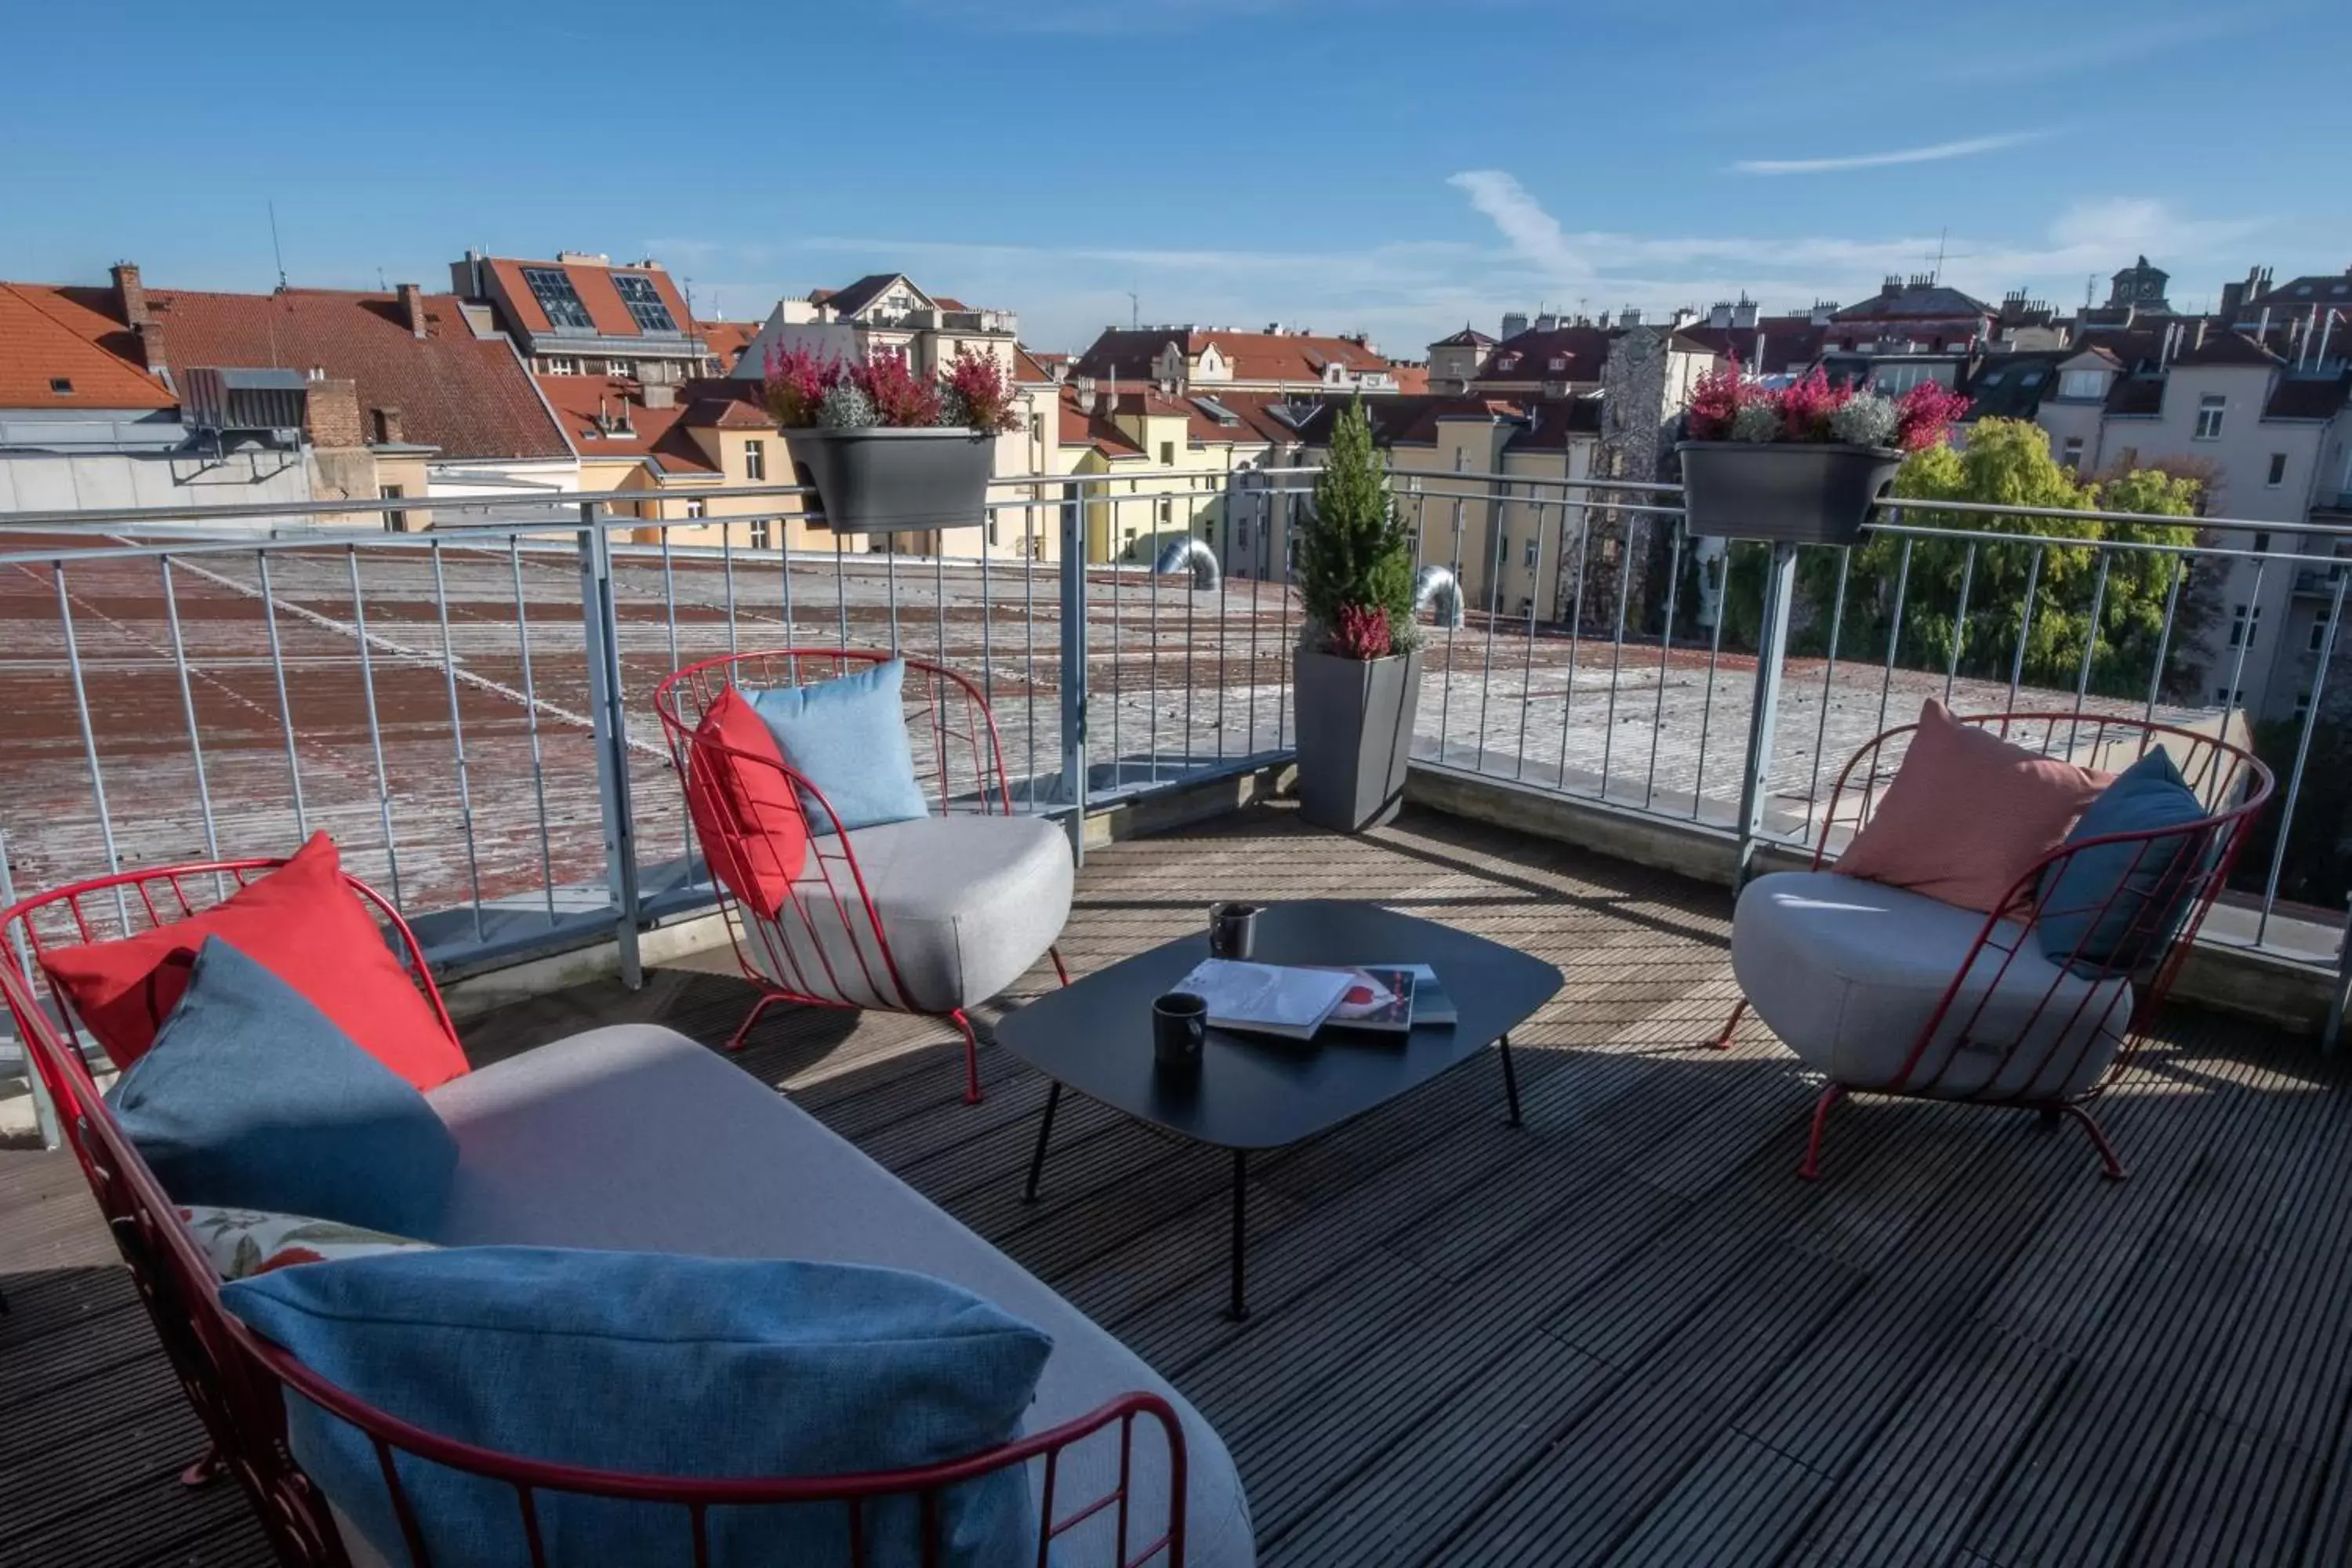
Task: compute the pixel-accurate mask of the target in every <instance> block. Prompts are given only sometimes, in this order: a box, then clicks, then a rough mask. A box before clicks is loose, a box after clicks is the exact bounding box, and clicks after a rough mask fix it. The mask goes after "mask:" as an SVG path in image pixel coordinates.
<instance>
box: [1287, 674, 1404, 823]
mask: <svg viewBox="0 0 2352 1568" xmlns="http://www.w3.org/2000/svg"><path fill="white" fill-rule="evenodd" d="M1296 668H1297V679H1295V681H1294V682H1293V687H1292V689H1293V694H1294V697H1295V699H1296V701H1297V710H1298V815H1299V816H1303V817H1305V818H1306V819H1307V821H1309V822H1311V823H1313V824H1315V825H1316V826H1318V827H1328V828H1330V829H1332V830H1333V831H1334V832H1338V833H1360V832H1362V831H1363V830H1364V829H1365V828H1367V827H1378V826H1381V824H1382V823H1386V822H1391V821H1394V820H1395V818H1396V814H1397V812H1398V810H1399V809H1400V808H1401V807H1402V805H1404V774H1405V764H1406V763H1407V762H1408V761H1410V760H1411V758H1412V721H1413V714H1414V711H1415V710H1416V709H1417V708H1418V707H1419V706H1420V703H1421V650H1420V649H1419V648H1415V649H1414V650H1413V651H1412V652H1411V653H1408V654H1403V655H1401V656H1397V657H1393V658H1372V659H1362V658H1335V657H1334V656H1332V655H1330V654H1328V653H1317V652H1313V651H1310V650H1308V649H1307V648H1303V647H1302V648H1300V649H1299V650H1298V652H1297V665H1296Z"/></svg>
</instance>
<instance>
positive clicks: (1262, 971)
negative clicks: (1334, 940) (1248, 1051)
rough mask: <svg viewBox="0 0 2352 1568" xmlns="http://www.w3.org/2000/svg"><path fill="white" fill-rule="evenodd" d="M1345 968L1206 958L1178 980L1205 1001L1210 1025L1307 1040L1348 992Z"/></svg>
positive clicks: (1179, 986) (1180, 987)
mask: <svg viewBox="0 0 2352 1568" xmlns="http://www.w3.org/2000/svg"><path fill="white" fill-rule="evenodd" d="M1352 974H1353V972H1352V971H1349V970H1339V969H1300V968H1295V967H1293V966H1291V965H1288V964H1281V963H1243V962H1241V961H1240V960H1237V959H1230V958H1211V959H1204V960H1202V962H1201V963H1199V964H1197V965H1195V966H1194V967H1193V970H1192V973H1190V974H1187V975H1186V976H1184V978H1183V979H1181V980H1180V981H1178V982H1177V983H1176V989H1177V990H1179V991H1189V992H1191V993H1192V994H1194V995H1196V996H1198V997H1200V998H1201V1000H1202V1001H1203V1002H1205V1003H1207V1004H1208V1005H1209V1026H1210V1027H1211V1028H1214V1029H1240V1030H1244V1031H1246V1032H1248V1033H1251V1034H1258V1035H1281V1036H1284V1037H1287V1038H1290V1039H1294V1040H1304V1039H1307V1038H1310V1037H1312V1036H1313V1035H1314V1033H1315V1031H1316V1030H1318V1029H1319V1028H1321V1027H1322V1026H1323V1023H1324V1020H1325V1019H1327V1018H1328V1017H1330V1016H1331V1014H1332V1012H1333V1010H1334V1009H1336V1008H1337V1007H1338V1006H1339V1004H1340V1001H1341V1000H1342V999H1343V998H1344V997H1345V996H1346V995H1347V994H1348V990H1349V982H1350V979H1351V976H1352Z"/></svg>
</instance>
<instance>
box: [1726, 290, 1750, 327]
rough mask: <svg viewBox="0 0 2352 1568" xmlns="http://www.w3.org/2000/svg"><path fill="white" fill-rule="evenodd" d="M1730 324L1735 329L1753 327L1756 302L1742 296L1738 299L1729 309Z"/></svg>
mask: <svg viewBox="0 0 2352 1568" xmlns="http://www.w3.org/2000/svg"><path fill="white" fill-rule="evenodd" d="M1731 324H1732V325H1733V326H1735V327H1753V326H1754V325H1755V324H1756V301H1755V300H1751V299H1749V298H1748V296H1747V295H1745V294H1742V295H1741V296H1740V297H1739V303H1738V304H1737V305H1734V306H1733V307H1732V308H1731Z"/></svg>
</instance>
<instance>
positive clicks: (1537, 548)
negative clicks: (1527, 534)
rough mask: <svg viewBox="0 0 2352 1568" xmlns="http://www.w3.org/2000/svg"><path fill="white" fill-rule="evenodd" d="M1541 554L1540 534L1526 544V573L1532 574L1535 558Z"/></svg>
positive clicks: (1541, 540)
mask: <svg viewBox="0 0 2352 1568" xmlns="http://www.w3.org/2000/svg"><path fill="white" fill-rule="evenodd" d="M1542 553H1543V536H1542V535H1541V534H1538V535H1537V536H1536V537H1535V538H1533V539H1530V540H1528V543H1527V550H1526V552H1525V556H1526V560H1527V567H1528V571H1530V572H1532V571H1534V570H1535V569H1536V557H1537V556H1538V555H1540V554H1542Z"/></svg>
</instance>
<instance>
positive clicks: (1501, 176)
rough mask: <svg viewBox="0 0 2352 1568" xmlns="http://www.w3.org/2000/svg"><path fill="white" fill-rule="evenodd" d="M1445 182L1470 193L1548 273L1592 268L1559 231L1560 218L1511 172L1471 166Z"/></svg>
mask: <svg viewBox="0 0 2352 1568" xmlns="http://www.w3.org/2000/svg"><path fill="white" fill-rule="evenodd" d="M1445 183H1446V184H1449V185H1452V186H1453V187H1454V189H1455V190H1457V191H1461V192H1463V193H1464V194H1465V195H1468V196H1469V198H1470V205H1472V206H1474V207H1475V208H1477V209H1478V210H1479V211H1480V212H1482V213H1484V214H1485V215H1486V216H1487V217H1488V218H1489V219H1490V220H1492V222H1493V223H1494V225H1495V226H1496V228H1498V229H1500V230H1502V233H1503V237H1504V238H1505V239H1506V240H1508V241H1509V242H1510V246H1511V248H1512V249H1513V250H1514V251H1516V252H1517V254H1518V255H1519V256H1520V257H1521V258H1523V259H1525V260H1526V261H1528V263H1530V264H1531V265H1533V266H1535V267H1536V268H1539V269H1540V270H1542V271H1543V272H1544V273H1546V274H1547V275H1548V276H1550V277H1553V278H1558V279H1572V278H1578V277H1581V276H1584V275H1585V274H1587V273H1589V272H1590V271H1591V267H1590V266H1589V265H1588V264H1587V263H1586V261H1585V259H1584V258H1583V256H1581V255H1580V253H1579V252H1578V251H1577V249H1576V247H1573V246H1571V245H1570V243H1569V241H1568V237H1567V236H1566V235H1564V234H1562V233H1561V232H1560V227H1559V222H1558V220H1556V219H1555V218H1554V217H1553V216H1551V214H1549V213H1548V212H1546V211H1544V209H1543V205H1542V204H1541V203H1539V202H1538V201H1537V200H1536V199H1535V197H1533V196H1531V195H1528V192H1527V187H1526V186H1524V185H1522V184H1519V182H1518V181H1517V180H1516V179H1514V178H1513V177H1512V176H1510V175H1509V174H1505V173H1503V171H1501V170H1500V169H1469V170H1465V171H1464V172H1463V173H1461V174H1454V175H1452V176H1449V177H1448V178H1447V180H1446V182H1445Z"/></svg>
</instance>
